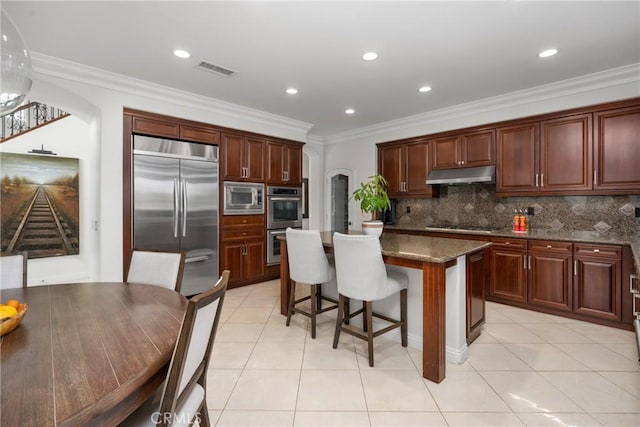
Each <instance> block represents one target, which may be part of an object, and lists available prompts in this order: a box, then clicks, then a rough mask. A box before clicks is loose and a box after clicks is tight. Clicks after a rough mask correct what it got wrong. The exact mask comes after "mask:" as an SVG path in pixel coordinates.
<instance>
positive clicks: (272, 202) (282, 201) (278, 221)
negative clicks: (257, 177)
mask: <svg viewBox="0 0 640 427" xmlns="http://www.w3.org/2000/svg"><path fill="white" fill-rule="evenodd" d="M302 203H303V200H302V187H272V186H269V187H267V265H274V264H279V263H280V241H279V240H278V236H284V234H285V230H286V229H287V227H291V228H302Z"/></svg>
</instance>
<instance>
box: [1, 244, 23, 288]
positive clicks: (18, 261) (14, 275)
mask: <svg viewBox="0 0 640 427" xmlns="http://www.w3.org/2000/svg"><path fill="white" fill-rule="evenodd" d="M27 258H28V253H27V251H22V252H11V253H7V252H3V253H0V289H14V288H26V287H27Z"/></svg>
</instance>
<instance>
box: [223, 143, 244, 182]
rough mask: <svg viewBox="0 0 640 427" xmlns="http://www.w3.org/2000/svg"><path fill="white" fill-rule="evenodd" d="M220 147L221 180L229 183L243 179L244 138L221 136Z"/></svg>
mask: <svg viewBox="0 0 640 427" xmlns="http://www.w3.org/2000/svg"><path fill="white" fill-rule="evenodd" d="M220 145H221V147H220V169H221V170H222V176H223V178H224V179H225V180H230V181H233V180H240V179H243V167H244V165H243V159H242V155H243V152H244V149H243V146H244V137H242V136H238V135H228V134H223V135H222V143H221V144H220Z"/></svg>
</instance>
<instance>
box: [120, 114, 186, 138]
mask: <svg viewBox="0 0 640 427" xmlns="http://www.w3.org/2000/svg"><path fill="white" fill-rule="evenodd" d="M132 120H133V125H132V128H131V130H132V132H133V133H136V134H139V135H149V136H158V137H165V138H172V139H178V138H180V125H179V124H178V123H171V122H167V121H164V120H161V119H158V120H155V119H151V118H147V117H137V116H133V118H132Z"/></svg>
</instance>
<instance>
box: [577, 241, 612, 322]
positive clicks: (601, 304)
mask: <svg viewBox="0 0 640 427" xmlns="http://www.w3.org/2000/svg"><path fill="white" fill-rule="evenodd" d="M574 251H575V252H574V260H575V267H574V269H575V272H574V274H575V282H574V306H573V310H574V312H576V313H580V314H584V315H587V316H589V317H598V318H603V319H609V320H621V304H622V295H621V292H622V283H621V280H622V279H621V274H622V248H621V247H620V246H613V245H594V244H586V243H581V244H577V243H576V245H575V250H574Z"/></svg>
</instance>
